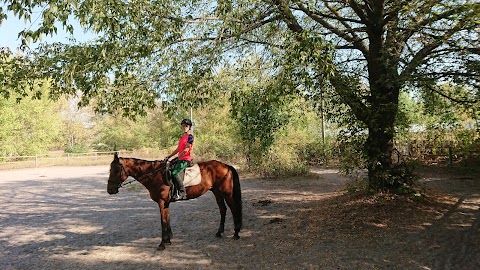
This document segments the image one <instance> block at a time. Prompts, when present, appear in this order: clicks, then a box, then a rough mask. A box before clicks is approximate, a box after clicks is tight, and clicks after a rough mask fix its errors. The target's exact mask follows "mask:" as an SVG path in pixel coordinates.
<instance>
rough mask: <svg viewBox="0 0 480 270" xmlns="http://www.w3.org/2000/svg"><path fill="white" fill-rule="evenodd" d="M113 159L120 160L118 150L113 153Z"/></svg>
mask: <svg viewBox="0 0 480 270" xmlns="http://www.w3.org/2000/svg"><path fill="white" fill-rule="evenodd" d="M113 160H115V161H118V160H119V159H118V153H117V152H115V154H113Z"/></svg>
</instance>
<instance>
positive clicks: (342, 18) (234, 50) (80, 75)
mask: <svg viewBox="0 0 480 270" xmlns="http://www.w3.org/2000/svg"><path fill="white" fill-rule="evenodd" d="M5 3H7V4H9V5H8V8H7V9H8V10H13V11H15V12H16V13H15V14H17V16H19V17H21V18H30V16H31V11H32V9H33V8H35V7H39V6H40V7H44V8H43V13H42V16H43V17H42V18H43V21H42V25H41V27H40V28H39V29H38V30H36V31H26V32H24V33H22V35H23V36H24V37H25V38H33V39H35V38H38V37H39V36H40V34H41V33H53V32H54V31H55V25H54V22H55V21H60V22H61V23H63V25H65V27H66V29H67V30H68V29H69V27H71V26H70V25H69V24H68V20H67V18H68V15H69V14H73V15H74V16H75V17H76V18H77V19H78V20H79V21H80V22H81V23H82V24H83V25H84V26H85V27H87V28H89V29H92V30H93V31H96V32H97V33H101V34H102V37H100V38H99V39H98V40H97V41H96V42H95V43H92V44H80V45H73V46H67V45H59V44H53V45H48V46H44V47H43V48H42V49H41V50H40V51H39V53H41V54H40V55H38V56H37V57H39V58H38V59H39V61H37V62H36V65H38V64H41V66H35V67H33V66H32V68H34V69H35V70H39V71H38V72H32V74H37V73H39V74H45V72H46V71H47V70H48V74H50V75H51V76H52V77H53V78H54V80H55V81H56V82H58V83H57V85H56V86H57V92H58V93H75V92H76V91H82V93H83V97H84V101H85V102H87V101H89V100H91V99H102V96H105V95H107V96H111V97H114V98H113V99H112V101H117V103H115V102H113V104H114V107H113V109H115V108H116V107H115V106H116V105H117V104H123V105H124V108H126V109H127V111H128V110H129V112H135V111H138V110H140V111H141V110H143V109H144V108H145V107H148V106H150V105H151V104H153V102H152V100H153V99H155V98H157V97H158V94H160V95H165V96H168V94H167V93H178V92H189V93H193V94H195V95H197V96H201V97H205V96H208V93H206V92H205V90H204V89H202V88H201V87H199V86H200V85H201V82H206V80H208V79H209V78H211V74H212V72H214V71H215V69H216V68H217V67H218V66H221V65H223V64H225V63H232V62H234V60H232V58H237V59H241V58H242V56H244V55H245V54H248V52H249V51H262V54H263V55H264V56H265V57H266V58H271V59H275V61H276V62H277V67H278V68H274V69H272V70H271V71H270V72H271V73H272V74H276V75H277V76H283V77H285V78H290V79H291V80H292V81H293V82H295V84H296V87H295V88H294V89H296V90H297V91H298V92H297V93H298V94H303V93H305V91H306V89H309V88H310V87H312V86H313V87H319V86H323V87H326V86H327V85H329V86H330V87H332V90H333V93H334V95H335V96H338V97H339V99H340V101H341V102H342V103H344V104H346V105H348V108H349V110H350V112H351V113H352V114H353V115H355V117H356V118H357V119H358V120H359V121H361V122H362V123H363V125H364V126H365V128H366V129H367V130H368V138H367V140H366V143H365V146H364V154H365V156H366V160H367V168H368V171H369V173H368V176H369V185H370V187H372V188H384V187H388V186H392V185H393V186H394V185H395V184H396V183H395V181H396V180H395V179H396V178H392V177H390V171H391V170H392V162H391V154H392V149H393V138H394V135H395V133H394V127H395V121H396V118H397V113H398V102H399V93H400V91H401V90H402V89H403V88H404V87H405V86H406V85H414V86H422V87H425V86H428V87H429V88H431V89H434V90H435V91H439V92H440V91H441V90H440V89H439V88H437V82H439V81H450V82H452V83H457V84H467V85H470V86H471V89H472V91H473V93H472V94H473V95H475V94H476V93H477V92H478V90H479V82H478V78H479V70H480V68H479V65H480V64H479V61H478V60H479V53H480V50H479V49H478V39H479V33H478V31H476V29H478V14H479V8H480V4H479V3H478V2H477V1H474V0H440V1H438V0H413V1H412V0H410V1H404V0H398V1H378V0H328V1H327V0H325V1H307V0H269V1H259V2H256V1H249V0H239V1H226V0H219V1H207V0H205V1H190V2H188V4H186V3H185V2H184V1H163V0H159V1H146V0H139V1H121V0H108V1H101V2H97V1H81V0H69V1H58V0H49V1H29V2H21V3H20V2H17V1H5ZM0 14H2V12H1V11H0ZM0 17H2V16H0ZM119 87H125V89H124V91H119V90H118V89H119ZM171 87H175V88H174V89H173V90H172V88H171ZM317 90H318V91H323V90H324V88H322V89H318V88H317ZM325 94H328V92H325ZM325 96H326V95H325ZM171 97H172V98H175V97H176V96H171ZM477 97H478V96H477ZM123 99H125V100H129V102H127V103H119V102H118V101H119V100H123ZM187 103H188V105H193V104H194V103H195V102H194V101H192V100H190V101H186V102H184V103H182V105H187ZM103 105H104V106H103V109H105V108H107V109H108V108H110V107H108V104H103ZM105 106H107V107H105ZM107 111H110V110H107ZM392 179H393V180H392ZM392 181H393V182H392Z"/></svg>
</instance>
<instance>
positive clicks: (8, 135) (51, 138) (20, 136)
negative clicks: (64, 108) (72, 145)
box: [0, 83, 62, 156]
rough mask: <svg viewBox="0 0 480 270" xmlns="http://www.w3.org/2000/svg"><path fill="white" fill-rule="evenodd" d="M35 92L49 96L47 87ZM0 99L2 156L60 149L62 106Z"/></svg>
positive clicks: (48, 102) (34, 101)
mask: <svg viewBox="0 0 480 270" xmlns="http://www.w3.org/2000/svg"><path fill="white" fill-rule="evenodd" d="M35 91H39V92H43V93H44V94H45V93H48V83H44V84H43V88H42V89H35ZM17 97H18V98H20V97H19V96H17V95H13V96H12V97H11V98H10V99H5V98H4V97H0V111H1V112H2V113H1V114H0V156H5V155H6V156H19V155H34V154H39V153H44V152H47V151H48V150H49V149H50V148H52V147H59V146H61V138H60V133H61V126H62V125H61V123H62V115H61V110H60V105H59V104H58V103H55V102H53V101H51V100H48V99H41V100H38V99H32V98H28V99H23V100H21V101H17Z"/></svg>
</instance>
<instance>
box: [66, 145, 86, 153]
mask: <svg viewBox="0 0 480 270" xmlns="http://www.w3.org/2000/svg"><path fill="white" fill-rule="evenodd" d="M88 151H90V147H88V146H87V145H69V146H66V147H65V149H64V152H65V153H86V152H88Z"/></svg>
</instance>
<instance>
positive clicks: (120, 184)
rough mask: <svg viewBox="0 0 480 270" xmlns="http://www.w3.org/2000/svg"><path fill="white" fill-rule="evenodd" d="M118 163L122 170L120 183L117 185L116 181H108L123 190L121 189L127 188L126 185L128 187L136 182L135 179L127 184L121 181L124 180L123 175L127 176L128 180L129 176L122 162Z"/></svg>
mask: <svg viewBox="0 0 480 270" xmlns="http://www.w3.org/2000/svg"><path fill="white" fill-rule="evenodd" d="M118 163H119V166H120V167H121V170H120V183H116V181H113V180H110V179H109V180H108V182H109V183H113V184H115V185H116V186H117V188H121V187H124V186H126V185H128V184H131V183H133V182H135V181H136V180H135V179H131V180H130V181H128V182H125V181H123V180H121V179H122V174H123V175H126V176H127V178H128V174H127V171H126V170H125V167H123V164H122V162H120V161H118Z"/></svg>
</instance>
